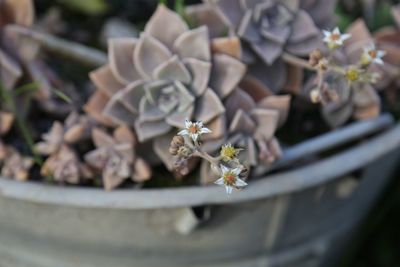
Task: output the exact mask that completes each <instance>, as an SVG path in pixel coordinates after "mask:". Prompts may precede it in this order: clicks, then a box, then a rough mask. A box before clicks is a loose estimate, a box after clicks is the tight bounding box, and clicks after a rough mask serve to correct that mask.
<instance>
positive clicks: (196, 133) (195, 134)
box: [178, 120, 211, 142]
mask: <svg viewBox="0 0 400 267" xmlns="http://www.w3.org/2000/svg"><path fill="white" fill-rule="evenodd" d="M205 133H211V130H210V129H208V128H206V127H204V126H203V123H202V122H201V121H196V122H192V121H190V120H185V129H183V130H182V131H180V132H179V133H178V135H188V136H189V137H190V138H192V140H193V141H194V142H197V140H198V139H199V137H200V135H202V134H205Z"/></svg>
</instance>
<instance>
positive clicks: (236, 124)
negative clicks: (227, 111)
mask: <svg viewBox="0 0 400 267" xmlns="http://www.w3.org/2000/svg"><path fill="white" fill-rule="evenodd" d="M255 129H256V123H255V121H253V119H252V118H251V117H250V116H249V115H247V112H245V111H244V110H242V109H238V110H237V111H236V113H235V115H234V116H233V119H232V121H231V123H230V125H229V132H231V133H235V132H242V133H247V134H252V133H253V132H254V131H255Z"/></svg>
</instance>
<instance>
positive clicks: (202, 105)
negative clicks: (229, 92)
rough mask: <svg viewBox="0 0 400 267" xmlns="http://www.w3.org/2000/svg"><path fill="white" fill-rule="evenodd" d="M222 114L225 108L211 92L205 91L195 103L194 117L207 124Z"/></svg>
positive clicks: (209, 90)
mask: <svg viewBox="0 0 400 267" xmlns="http://www.w3.org/2000/svg"><path fill="white" fill-rule="evenodd" d="M223 112H225V108H224V106H223V105H222V103H221V100H220V99H219V97H218V96H217V95H216V93H215V92H214V91H213V90H211V89H207V90H206V92H205V93H204V94H203V95H202V96H201V97H200V98H199V99H198V101H197V104H196V109H195V114H194V117H195V119H196V120H198V121H202V122H203V123H205V124H207V123H208V122H209V121H211V120H212V119H214V118H215V117H216V116H218V115H220V114H222V113H223Z"/></svg>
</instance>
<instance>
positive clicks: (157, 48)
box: [85, 5, 246, 168]
mask: <svg viewBox="0 0 400 267" xmlns="http://www.w3.org/2000/svg"><path fill="white" fill-rule="evenodd" d="M245 71H246V67H245V65H244V64H243V63H241V62H240V61H239V60H238V59H236V58H234V57H232V56H230V55H228V54H223V53H211V50H210V39H209V32H208V28H207V27H206V26H201V27H198V28H195V29H189V27H188V25H187V24H186V22H185V21H183V19H182V18H181V17H180V16H179V15H178V14H176V13H174V12H173V11H171V10H169V9H168V8H166V7H165V6H164V5H159V6H158V8H157V10H156V12H155V13H154V15H153V16H152V17H151V19H150V20H149V22H148V23H147V25H146V26H145V29H144V32H143V33H141V35H140V37H139V38H137V39H135V38H119V39H111V40H109V63H108V64H107V65H106V66H103V67H101V68H100V69H98V70H96V71H94V72H92V73H91V75H90V77H91V79H92V81H93V82H94V83H95V85H96V86H97V89H98V90H97V91H96V92H95V94H94V95H93V96H92V98H91V99H90V100H89V102H88V104H87V105H86V107H85V109H86V111H87V112H88V113H89V114H91V115H92V116H93V117H95V118H96V119H97V120H98V121H100V122H102V123H104V124H106V125H120V124H127V125H129V126H132V127H134V129H135V132H136V134H137V136H138V141H139V142H140V143H145V142H147V141H153V147H154V151H155V152H156V154H157V155H158V157H159V158H161V159H162V160H163V161H164V163H165V164H166V165H167V166H168V167H170V168H172V166H171V165H170V163H171V162H170V157H169V155H168V146H169V141H170V139H171V136H170V134H173V132H174V131H176V129H175V128H184V121H185V119H190V120H195V121H202V122H203V123H204V124H205V125H207V126H208V127H209V128H210V129H211V130H212V134H209V135H208V136H207V137H205V138H204V139H203V141H204V143H205V146H207V145H208V147H209V149H211V150H212V149H218V145H219V144H220V143H221V142H222V140H223V139H224V138H225V108H224V106H223V104H222V100H223V99H224V98H226V97H227V96H228V95H229V94H231V93H232V91H233V90H234V89H235V87H236V85H237V84H238V83H239V81H240V80H241V79H242V77H243V75H244V73H245Z"/></svg>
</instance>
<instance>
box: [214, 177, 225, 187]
mask: <svg viewBox="0 0 400 267" xmlns="http://www.w3.org/2000/svg"><path fill="white" fill-rule="evenodd" d="M214 184H217V185H224V178H223V177H221V178H219V179H218V180H216V181H215V182H214Z"/></svg>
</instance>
